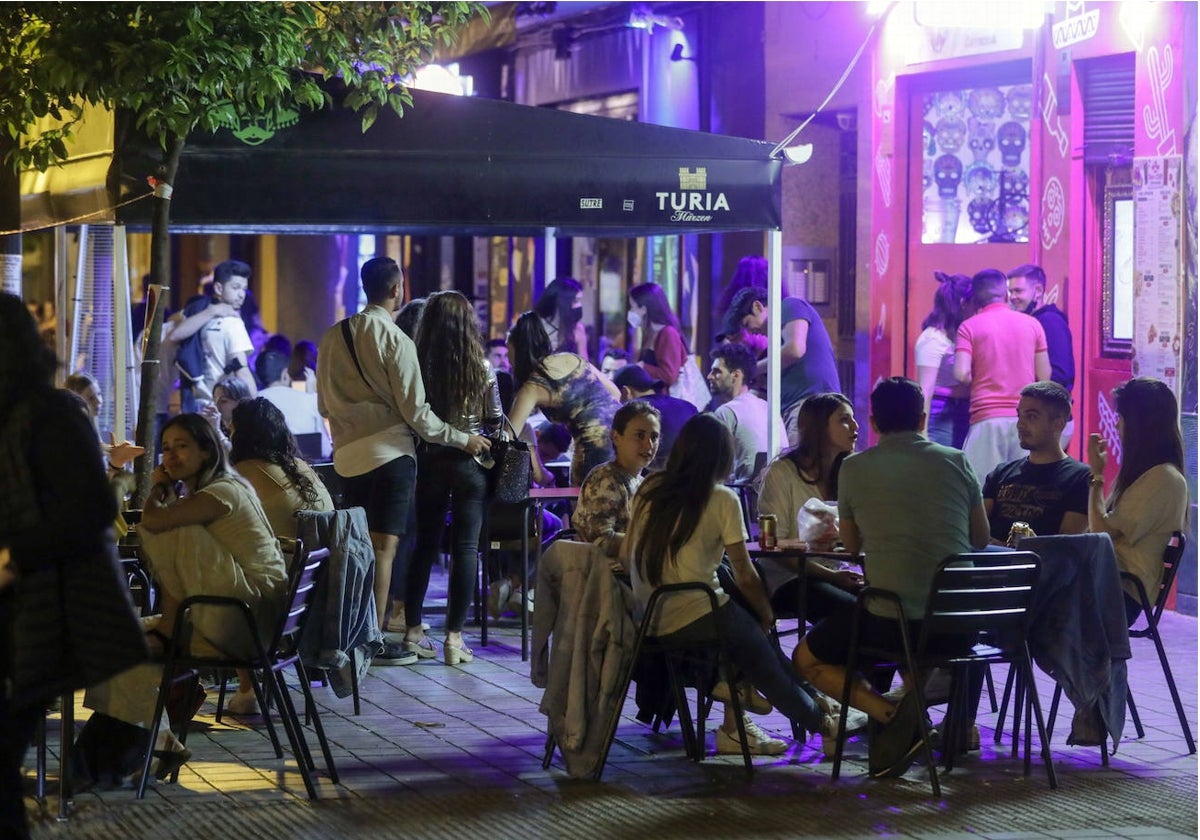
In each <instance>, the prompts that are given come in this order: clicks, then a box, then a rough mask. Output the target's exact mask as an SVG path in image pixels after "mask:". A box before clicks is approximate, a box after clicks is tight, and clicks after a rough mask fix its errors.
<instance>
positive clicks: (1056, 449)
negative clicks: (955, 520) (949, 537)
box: [983, 381, 1091, 545]
mask: <svg viewBox="0 0 1200 840" xmlns="http://www.w3.org/2000/svg"><path fill="white" fill-rule="evenodd" d="M1070 417H1071V395H1070V394H1068V393H1067V390H1066V388H1064V387H1063V386H1061V385H1059V384H1058V383H1057V382H1054V381H1046V382H1035V383H1033V384H1032V385H1026V386H1025V387H1024V388H1022V389H1021V402H1020V403H1019V404H1018V406H1017V435H1018V438H1019V440H1020V443H1021V448H1022V449H1024V450H1027V451H1028V452H1029V454H1028V455H1027V456H1025V457H1024V458H1018V459H1017V460H1015V461H1009V462H1008V463H1006V464H1001V465H1000V466H998V467H996V469H994V470H992V471H991V472H990V473H988V477H987V479H986V480H985V481H984V482H983V506H984V508H985V509H986V510H987V514H988V521H989V522H990V523H991V526H992V542H993V543H996V544H1000V545H1003V544H1005V543H1006V542H1007V540H1008V532H1009V530H1010V529H1011V528H1012V525H1013V523H1014V522H1026V523H1028V524H1029V527H1030V528H1032V529H1033V531H1034V533H1036V534H1040V535H1051V534H1082V533H1083V532H1085V531H1086V530H1087V528H1088V516H1087V509H1088V480H1089V479H1090V477H1091V471H1090V470H1089V469H1088V466H1087V464H1082V463H1080V462H1079V461H1076V460H1075V459H1074V458H1071V457H1069V456H1068V455H1067V454H1066V453H1065V452H1063V450H1062V443H1061V441H1062V433H1063V429H1064V427H1065V426H1066V424H1067V421H1068V420H1070Z"/></svg>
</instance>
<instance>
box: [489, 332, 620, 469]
mask: <svg viewBox="0 0 1200 840" xmlns="http://www.w3.org/2000/svg"><path fill="white" fill-rule="evenodd" d="M508 358H509V359H510V360H511V362H512V366H513V380H514V382H515V384H516V387H517V395H516V396H515V397H514V398H513V409H512V414H511V415H509V416H510V419H511V420H512V425H513V428H514V429H516V430H517V431H518V432H520V430H521V429H523V428H524V427H525V421H526V420H528V419H529V415H531V414H533V412H534V411H535V410H536V409H539V408H540V409H541V410H542V413H543V414H545V415H546V418H547V419H548V420H550V422H552V423H564V424H566V426H567V428H568V429H570V431H571V440H572V442H573V443H574V445H575V454H574V455H573V456H572V458H571V486H573V487H578V486H579V485H581V484H583V480H584V479H585V478H587V474H588V473H589V472H591V470H592V469H593V468H595V467H598V466H600V465H601V464H604V463H606V462H608V461H611V460H612V456H613V450H612V440H611V438H610V435H609V432H610V431H611V430H612V426H613V416H614V415H615V414H616V413H617V409H619V408H620V407H621V393H620V391H618V390H617V386H616V385H614V384H613V383H612V380H610V379H609V378H608V377H606V376H605V375H604V374H602V373H600V371H598V370H596V368H594V367H592V365H591V364H590V363H589V362H588V360H587V359H585V358H583V357H582V356H579V355H577V354H575V353H565V352H560V353H556V352H554V351H552V350H551V347H550V339H549V337H548V336H547V335H546V332H545V330H543V329H542V325H541V323H540V318H539V316H538V314H537V313H536V312H525V313H524V314H522V315H521V317H519V318H517V322H516V323H515V324H513V327H512V329H511V330H509V331H508Z"/></svg>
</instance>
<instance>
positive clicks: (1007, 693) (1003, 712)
mask: <svg viewBox="0 0 1200 840" xmlns="http://www.w3.org/2000/svg"><path fill="white" fill-rule="evenodd" d="M1016 677H1017V669H1016V668H1014V667H1013V666H1012V665H1009V666H1008V677H1007V678H1006V679H1005V680H1004V697H1003V699H1001V701H1000V714H999V716H997V718H996V733H995V735H994V736H993V737H992V742H993V743H995V744H999V743H1000V742H1001V741H1002V740H1004V719H1005V718H1007V717H1008V701H1009V700H1011V699H1012V693H1013V683H1014V682H1015V680H1016Z"/></svg>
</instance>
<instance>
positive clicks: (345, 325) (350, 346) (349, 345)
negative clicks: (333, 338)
mask: <svg viewBox="0 0 1200 840" xmlns="http://www.w3.org/2000/svg"><path fill="white" fill-rule="evenodd" d="M342 338H344V339H346V349H347V350H349V351H350V358H351V359H353V360H354V366H355V367H356V368H358V375H359V376H361V377H362V381H363V382H366V383H367V387H368V388H370V387H371V383H370V382H367V375H366V374H365V373H363V369H362V365H361V364H359V362H358V354H357V353H355V352H354V338H353V337H352V336H351V335H350V319H349V318H345V319H343V320H342ZM371 390H374V389H373V388H372V389H371Z"/></svg>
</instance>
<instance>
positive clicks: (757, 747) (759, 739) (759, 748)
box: [717, 715, 787, 755]
mask: <svg viewBox="0 0 1200 840" xmlns="http://www.w3.org/2000/svg"><path fill="white" fill-rule="evenodd" d="M742 725H743V726H745V727H746V743H747V745H748V746H749V747H750V755H783V754H784V753H785V752H787V741H784V740H782V739H780V738H772V737H771V736H770V735H768V734H767V733H766V732H763V731H762V729H760V728H759V726H758V724H756V723H755V722H754V721H752V720H750V718H749V716H747V715H742ZM717 754H718V755H741V754H742V742H741V741H740V740H738V733H737V729H736V728H734V730H733V732H732V733H730V732H726V731H725V727H723V726H722V727H720V728H719V729H717Z"/></svg>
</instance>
